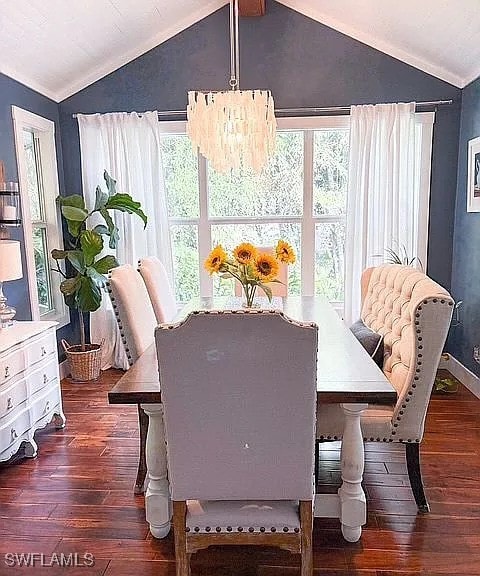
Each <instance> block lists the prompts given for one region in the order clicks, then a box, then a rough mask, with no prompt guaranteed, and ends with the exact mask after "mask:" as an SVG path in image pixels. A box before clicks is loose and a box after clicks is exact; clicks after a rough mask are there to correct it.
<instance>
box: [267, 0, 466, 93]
mask: <svg viewBox="0 0 480 576" xmlns="http://www.w3.org/2000/svg"><path fill="white" fill-rule="evenodd" d="M278 1H279V2H280V3H281V4H284V5H285V6H288V8H292V10H296V11H297V12H300V14H303V15H304V16H308V17H309V18H312V19H313V20H316V21H317V22H320V23H322V24H325V25H326V26H329V27H330V28H333V29H334V30H338V31H339V32H342V34H346V35H347V36H350V38H354V39H355V40H358V41H360V42H362V43H363V44H367V46H371V47H372V48H375V49H376V50H380V52H383V53H384V54H388V55H390V56H393V57H394V58H397V59H398V60H401V61H402V62H405V63H406V64H409V65H410V66H414V67H415V68H418V69H419V70H423V71H424V72H427V73H428V74H431V75H432V76H435V77H436V78H440V79H441V80H444V81H445V82H448V83H449V84H453V85H454V86H457V87H458V88H463V87H464V86H465V84H466V79H465V78H463V77H462V76H460V75H458V74H455V73H454V72H452V71H450V70H447V69H446V68H444V67H443V66H438V65H437V64H434V63H433V62H428V61H427V60H424V59H423V58H419V57H418V56H415V54H412V53H411V52H407V51H406V50H403V49H402V48H399V47H398V46H393V45H392V44H390V43H389V42H386V41H384V40H380V39H379V38H376V37H375V36H373V35H372V34H369V33H368V32H364V31H362V30H358V29H357V28H353V27H352V26H349V25H348V24H345V23H344V22H341V21H339V20H337V19H336V18H333V17H332V16H330V15H329V14H327V13H325V12H324V11H322V10H321V9H320V8H319V7H318V4H319V3H318V2H312V1H311V0H278Z"/></svg>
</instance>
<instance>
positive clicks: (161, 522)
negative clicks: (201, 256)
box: [108, 296, 397, 542]
mask: <svg viewBox="0 0 480 576" xmlns="http://www.w3.org/2000/svg"><path fill="white" fill-rule="evenodd" d="M266 305H268V304H267V303H266ZM240 307H241V300H240V299H234V298H231V297H223V298H196V299H193V300H191V301H190V302H189V303H188V304H187V305H186V306H185V307H184V308H183V309H182V310H181V311H180V312H179V313H178V314H177V317H176V318H175V322H181V321H183V320H184V319H185V318H186V317H187V316H188V314H190V313H192V312H194V311H195V310H205V309H208V310H225V309H227V310H228V309H238V308H240ZM274 307H275V308H279V309H281V310H282V311H283V313H284V314H286V315H287V316H289V317H290V318H292V319H294V320H298V321H303V322H315V323H316V324H317V325H318V362H317V406H318V405H320V404H327V403H330V404H340V405H341V406H342V409H343V413H344V430H343V440H342V445H341V476H342V485H341V487H340V488H339V490H338V493H336V494H324V493H320V494H316V495H315V516H316V517H324V518H325V517H327V518H339V519H340V523H341V529H342V534H343V536H344V538H345V539H346V540H348V541H349V542H356V541H357V540H358V539H359V538H360V536H361V533H362V526H363V525H364V524H365V522H366V498H365V493H364V491H363V488H362V485H361V482H362V478H363V470H364V447H363V436H362V431H361V415H362V413H363V412H364V410H366V409H367V407H368V405H375V404H381V405H393V404H395V402H396V400H397V394H396V391H395V389H394V388H393V386H392V385H391V384H390V382H389V381H388V379H387V378H386V377H385V375H384V374H383V372H382V371H381V370H380V369H379V368H378V366H377V365H376V364H375V363H374V362H373V360H372V359H371V358H370V356H369V355H368V354H367V352H366V351H365V350H364V349H363V347H362V346H361V345H360V343H359V342H358V340H356V338H355V337H354V336H353V334H352V333H351V332H350V330H349V329H348V328H347V327H346V326H345V324H344V323H343V321H342V320H341V318H340V317H339V315H338V314H337V312H336V311H335V310H334V309H333V307H332V306H331V305H330V304H329V303H328V302H327V301H326V300H325V299H324V298H322V297H317V296H313V297H309V296H298V297H296V296H289V297H288V298H284V299H283V300H280V301H278V300H276V301H275V302H274ZM152 341H153V335H152ZM108 399H109V402H110V403H111V404H141V406H142V408H143V409H144V410H145V412H146V414H147V415H148V418H149V428H148V434H147V443H146V461H147V471H148V474H147V481H146V491H145V509H146V519H147V522H148V523H149V525H150V532H151V533H152V535H153V536H154V537H156V538H164V537H165V536H166V535H167V534H168V533H169V531H170V520H171V513H172V511H171V501H170V492H169V483H168V462H167V453H166V446H165V437H164V427H163V414H162V403H161V402H162V398H161V392H160V382H159V376H158V368H157V359H156V351H155V345H154V344H152V345H151V346H150V347H149V348H148V349H147V350H146V351H145V352H144V353H143V354H142V356H140V358H139V359H138V360H137V361H136V362H135V363H134V365H133V366H132V367H131V368H130V369H129V370H128V372H126V373H125V374H124V375H123V376H122V378H120V380H119V381H118V383H117V384H116V385H115V387H114V388H113V389H112V390H111V391H110V392H109V394H108Z"/></svg>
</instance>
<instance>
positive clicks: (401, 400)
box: [361, 264, 454, 442]
mask: <svg viewBox="0 0 480 576" xmlns="http://www.w3.org/2000/svg"><path fill="white" fill-rule="evenodd" d="M362 296H363V305H362V313H361V317H362V320H363V322H364V323H365V325H366V326H368V327H369V328H371V329H372V330H374V331H375V332H378V333H379V334H382V335H383V337H384V346H385V357H384V366H383V372H384V373H385V376H386V377H387V378H388V379H389V380H390V382H391V383H392V385H393V386H394V387H395V389H396V390H397V393H398V401H397V404H396V406H395V410H394V413H393V420H392V424H393V426H392V432H391V434H392V439H393V440H396V441H400V442H402V441H404V442H413V441H416V442H419V441H420V440H421V439H422V436H423V429H424V422H425V416H426V412H427V407H428V402H429V398H430V394H431V391H432V386H433V383H434V380H435V375H436V371H437V368H438V363H439V361H440V355H441V353H442V350H443V345H444V343H445V338H446V336H447V332H448V328H449V326H450V321H451V318H452V313H453V304H454V302H453V299H452V297H451V296H450V294H449V293H448V292H447V291H446V290H445V289H444V288H442V287H441V286H440V285H439V284H437V283H436V282H434V281H433V280H432V279H431V278H429V277H428V276H426V275H425V274H424V273H423V272H420V271H419V270H417V269H415V268H412V267H410V266H401V265H398V264H385V265H382V266H378V267H376V268H368V269H367V270H365V271H364V273H363V276H362Z"/></svg>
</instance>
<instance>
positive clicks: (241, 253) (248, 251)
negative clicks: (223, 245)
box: [233, 242, 258, 264]
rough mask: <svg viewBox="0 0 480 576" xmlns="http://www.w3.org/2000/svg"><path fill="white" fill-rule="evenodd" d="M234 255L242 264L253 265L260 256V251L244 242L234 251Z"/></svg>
mask: <svg viewBox="0 0 480 576" xmlns="http://www.w3.org/2000/svg"><path fill="white" fill-rule="evenodd" d="M233 255H234V257H235V260H236V261H237V262H239V263H240V264H251V263H252V262H253V261H254V260H255V258H256V257H257V256H258V250H257V249H256V248H255V246H254V245H253V244H249V243H248V242H242V244H239V245H238V246H237V247H236V248H235V249H234V251H233Z"/></svg>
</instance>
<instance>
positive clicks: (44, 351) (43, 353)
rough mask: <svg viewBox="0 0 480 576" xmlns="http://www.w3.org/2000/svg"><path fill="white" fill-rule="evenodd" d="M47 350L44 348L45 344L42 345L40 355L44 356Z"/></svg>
mask: <svg viewBox="0 0 480 576" xmlns="http://www.w3.org/2000/svg"><path fill="white" fill-rule="evenodd" d="M46 353H47V351H46V350H45V346H42V356H45V355H46Z"/></svg>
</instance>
